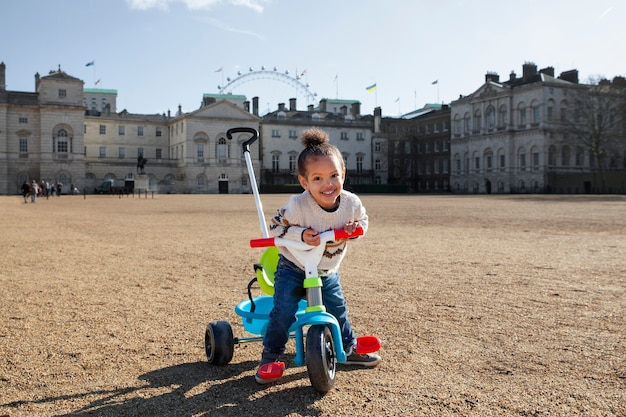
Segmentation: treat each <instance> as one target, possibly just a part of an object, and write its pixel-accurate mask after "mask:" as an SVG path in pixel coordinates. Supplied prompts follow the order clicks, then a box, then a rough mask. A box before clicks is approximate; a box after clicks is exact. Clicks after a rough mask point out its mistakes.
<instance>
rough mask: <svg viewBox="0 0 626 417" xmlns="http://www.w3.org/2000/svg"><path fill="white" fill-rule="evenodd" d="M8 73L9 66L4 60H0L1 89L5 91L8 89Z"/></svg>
mask: <svg viewBox="0 0 626 417" xmlns="http://www.w3.org/2000/svg"><path fill="white" fill-rule="evenodd" d="M6 73H7V66H6V65H5V64H4V62H0V91H5V90H6V89H7V84H6Z"/></svg>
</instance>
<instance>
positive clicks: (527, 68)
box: [522, 62, 537, 81]
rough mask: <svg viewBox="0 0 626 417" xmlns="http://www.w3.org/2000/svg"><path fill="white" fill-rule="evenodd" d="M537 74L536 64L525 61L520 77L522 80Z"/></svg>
mask: <svg viewBox="0 0 626 417" xmlns="http://www.w3.org/2000/svg"><path fill="white" fill-rule="evenodd" d="M535 75H537V65H535V64H533V63H532V62H526V63H524V65H523V66H522V78H523V79H524V81H526V80H529V79H530V78H532V77H533V76H535Z"/></svg>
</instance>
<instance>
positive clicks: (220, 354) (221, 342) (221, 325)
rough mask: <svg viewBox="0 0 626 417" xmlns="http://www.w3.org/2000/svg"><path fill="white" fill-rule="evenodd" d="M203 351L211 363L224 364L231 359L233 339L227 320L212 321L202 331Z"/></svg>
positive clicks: (233, 350)
mask: <svg viewBox="0 0 626 417" xmlns="http://www.w3.org/2000/svg"><path fill="white" fill-rule="evenodd" d="M204 351H205V352H206V357H207V360H208V361H209V363H210V364H213V365H226V364H228V363H229V362H230V361H231V360H232V359H233V354H234V352H235V339H234V338H233V328H232V327H231V326H230V323H229V322H227V321H212V322H211V323H209V324H208V326H207V327H206V332H205V333H204Z"/></svg>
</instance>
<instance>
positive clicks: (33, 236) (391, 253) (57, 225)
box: [0, 195, 626, 417]
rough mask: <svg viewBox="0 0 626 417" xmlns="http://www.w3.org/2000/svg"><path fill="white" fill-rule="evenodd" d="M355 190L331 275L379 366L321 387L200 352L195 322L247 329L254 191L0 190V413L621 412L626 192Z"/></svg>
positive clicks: (255, 230) (625, 361) (251, 359)
mask: <svg viewBox="0 0 626 417" xmlns="http://www.w3.org/2000/svg"><path fill="white" fill-rule="evenodd" d="M287 197H288V196H286V195H263V196H262V199H263V205H264V208H265V212H266V217H267V216H268V215H271V214H273V213H274V211H275V210H276V209H277V208H278V207H279V206H281V205H283V204H284V203H285V202H286V199H287ZM361 197H362V199H363V202H364V203H365V205H366V207H367V209H368V213H369V215H370V230H369V232H368V234H367V236H365V238H363V239H361V240H358V241H355V242H352V243H351V246H350V251H349V253H348V255H347V256H346V259H345V261H344V264H343V266H342V281H343V283H344V290H345V292H346V297H347V299H348V303H349V306H350V314H351V321H352V324H353V326H354V328H355V330H356V332H357V333H358V334H376V335H378V336H379V337H380V338H381V339H382V340H383V348H382V350H381V352H380V353H381V355H382V356H383V362H382V363H381V364H380V365H379V366H378V367H376V368H374V369H358V368H353V367H347V366H340V369H339V371H338V373H337V377H336V382H335V387H334V388H333V389H332V390H331V391H330V392H329V393H327V394H326V395H321V394H318V393H317V392H315V390H314V389H313V388H312V386H311V384H310V381H309V379H308V376H307V372H306V368H305V367H295V366H290V367H289V368H288V369H287V370H286V372H285V376H284V378H283V379H282V380H281V381H280V383H278V384H276V385H272V386H267V387H261V386H258V385H257V384H256V383H255V381H254V377H253V375H254V372H255V370H256V366H257V363H258V359H259V357H260V353H261V344H260V343H248V344H241V345H237V346H236V348H235V355H234V358H233V360H232V362H231V363H230V364H229V365H227V366H222V367H216V366H211V365H209V364H208V363H207V362H206V358H205V353H204V330H205V327H206V325H207V323H208V322H209V321H213V320H228V321H229V322H230V323H231V324H232V326H233V330H234V333H235V336H248V334H246V333H245V331H244V330H243V327H242V326H241V319H240V318H239V317H238V316H237V315H236V314H235V312H234V306H235V305H236V304H237V303H238V302H239V301H241V300H243V299H245V298H246V285H247V283H248V281H249V279H250V278H252V276H253V271H252V264H253V263H254V262H256V261H257V259H258V256H259V254H260V250H259V249H251V248H249V247H248V239H250V238H254V237H260V236H261V233H260V228H259V224H258V218H257V214H256V208H255V205H254V199H253V197H252V196H251V195H203V196H192V195H179V196H173V195H155V196H154V197H151V196H148V198H141V199H140V198H137V197H135V198H132V197H128V198H127V197H123V198H117V197H111V196H87V198H83V196H62V197H58V198H57V197H55V198H50V199H49V200H46V199H39V200H38V201H37V203H36V204H31V203H28V204H24V203H23V200H22V199H21V197H19V196H15V197H0V212H1V213H2V216H0V224H1V229H0V230H1V231H2V249H3V250H2V257H0V286H1V288H2V293H1V295H0V416H10V417H17V416H407V415H415V416H421V415H424V416H435V415H436V416H625V415H626V324H625V323H626V255H625V254H626V197H624V196H543V195H537V196H509V195H507V196H387V195H363V196H361ZM293 353H294V346H293V342H290V344H289V345H288V355H287V358H286V360H287V361H288V362H289V360H291V359H293Z"/></svg>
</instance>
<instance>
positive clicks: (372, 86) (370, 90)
mask: <svg viewBox="0 0 626 417" xmlns="http://www.w3.org/2000/svg"><path fill="white" fill-rule="evenodd" d="M365 89H366V90H367V92H368V93H371V92H372V91H374V90H376V83H374V84H372V85H370V86H369V87H365Z"/></svg>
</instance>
